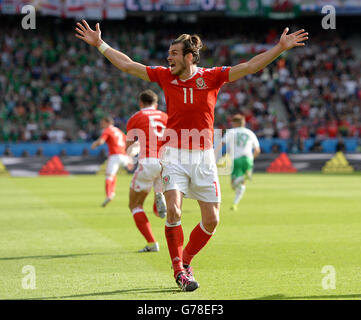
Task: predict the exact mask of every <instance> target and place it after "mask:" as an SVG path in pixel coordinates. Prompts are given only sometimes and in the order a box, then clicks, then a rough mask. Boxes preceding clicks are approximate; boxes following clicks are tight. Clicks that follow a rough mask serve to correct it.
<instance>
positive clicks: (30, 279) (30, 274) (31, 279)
mask: <svg viewBox="0 0 361 320" xmlns="http://www.w3.org/2000/svg"><path fill="white" fill-rule="evenodd" d="M21 272H22V273H23V274H25V277H23V278H22V280H21V286H22V287H23V289H24V290H34V289H36V272H35V267H34V266H31V265H26V266H24V267H23V268H22V270H21Z"/></svg>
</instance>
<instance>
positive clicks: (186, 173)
mask: <svg viewBox="0 0 361 320" xmlns="http://www.w3.org/2000/svg"><path fill="white" fill-rule="evenodd" d="M161 165H162V182H163V191H168V190H179V191H181V192H182V193H183V194H184V196H185V197H186V198H191V199H196V200H200V201H204V202H221V189H220V185H219V180H218V172H217V165H216V161H215V158H214V150H213V149H207V150H188V149H176V148H172V147H165V149H164V150H163V152H162V156H161Z"/></svg>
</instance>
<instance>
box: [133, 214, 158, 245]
mask: <svg viewBox="0 0 361 320" xmlns="http://www.w3.org/2000/svg"><path fill="white" fill-rule="evenodd" d="M133 218H134V221H135V224H136V225H137V228H138V230H139V231H140V233H141V234H142V235H143V237H144V238H145V240H147V242H148V243H151V242H156V240H155V238H154V235H153V232H152V228H151V226H150V222H149V220H148V218H147V216H146V215H145V212H144V211H143V209H142V208H136V209H134V210H133Z"/></svg>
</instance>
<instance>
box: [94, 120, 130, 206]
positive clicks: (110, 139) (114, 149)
mask: <svg viewBox="0 0 361 320" xmlns="http://www.w3.org/2000/svg"><path fill="white" fill-rule="evenodd" d="M100 126H101V128H102V129H103V132H102V134H101V136H100V137H99V138H98V139H97V140H96V141H94V142H93V143H92V145H91V148H92V149H95V148H97V147H98V146H100V145H102V144H104V143H106V144H107V146H108V152H109V156H108V160H107V166H106V169H105V175H106V177H105V194H106V198H105V200H104V202H103V204H102V207H105V206H106V205H107V204H108V203H109V202H110V201H112V200H113V198H114V197H115V186H116V182H117V172H118V170H119V168H120V167H121V166H122V167H124V168H126V167H129V166H131V165H132V161H131V159H130V157H129V156H128V155H127V153H126V152H125V140H126V135H125V134H124V133H123V132H122V131H121V130H120V129H118V128H117V127H115V126H114V121H113V119H112V118H111V117H104V118H103V119H102V120H101V121H100Z"/></svg>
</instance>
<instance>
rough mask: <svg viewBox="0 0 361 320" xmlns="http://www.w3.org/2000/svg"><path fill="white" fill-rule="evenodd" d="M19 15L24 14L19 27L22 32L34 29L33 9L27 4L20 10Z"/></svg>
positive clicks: (34, 16)
mask: <svg viewBox="0 0 361 320" xmlns="http://www.w3.org/2000/svg"><path fill="white" fill-rule="evenodd" d="M21 13H22V14H25V16H24V17H23V19H22V20H21V27H22V28H23V29H24V30H29V29H36V10H35V7H34V6H32V5H30V4H28V5H26V6H23V7H22V8H21Z"/></svg>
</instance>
